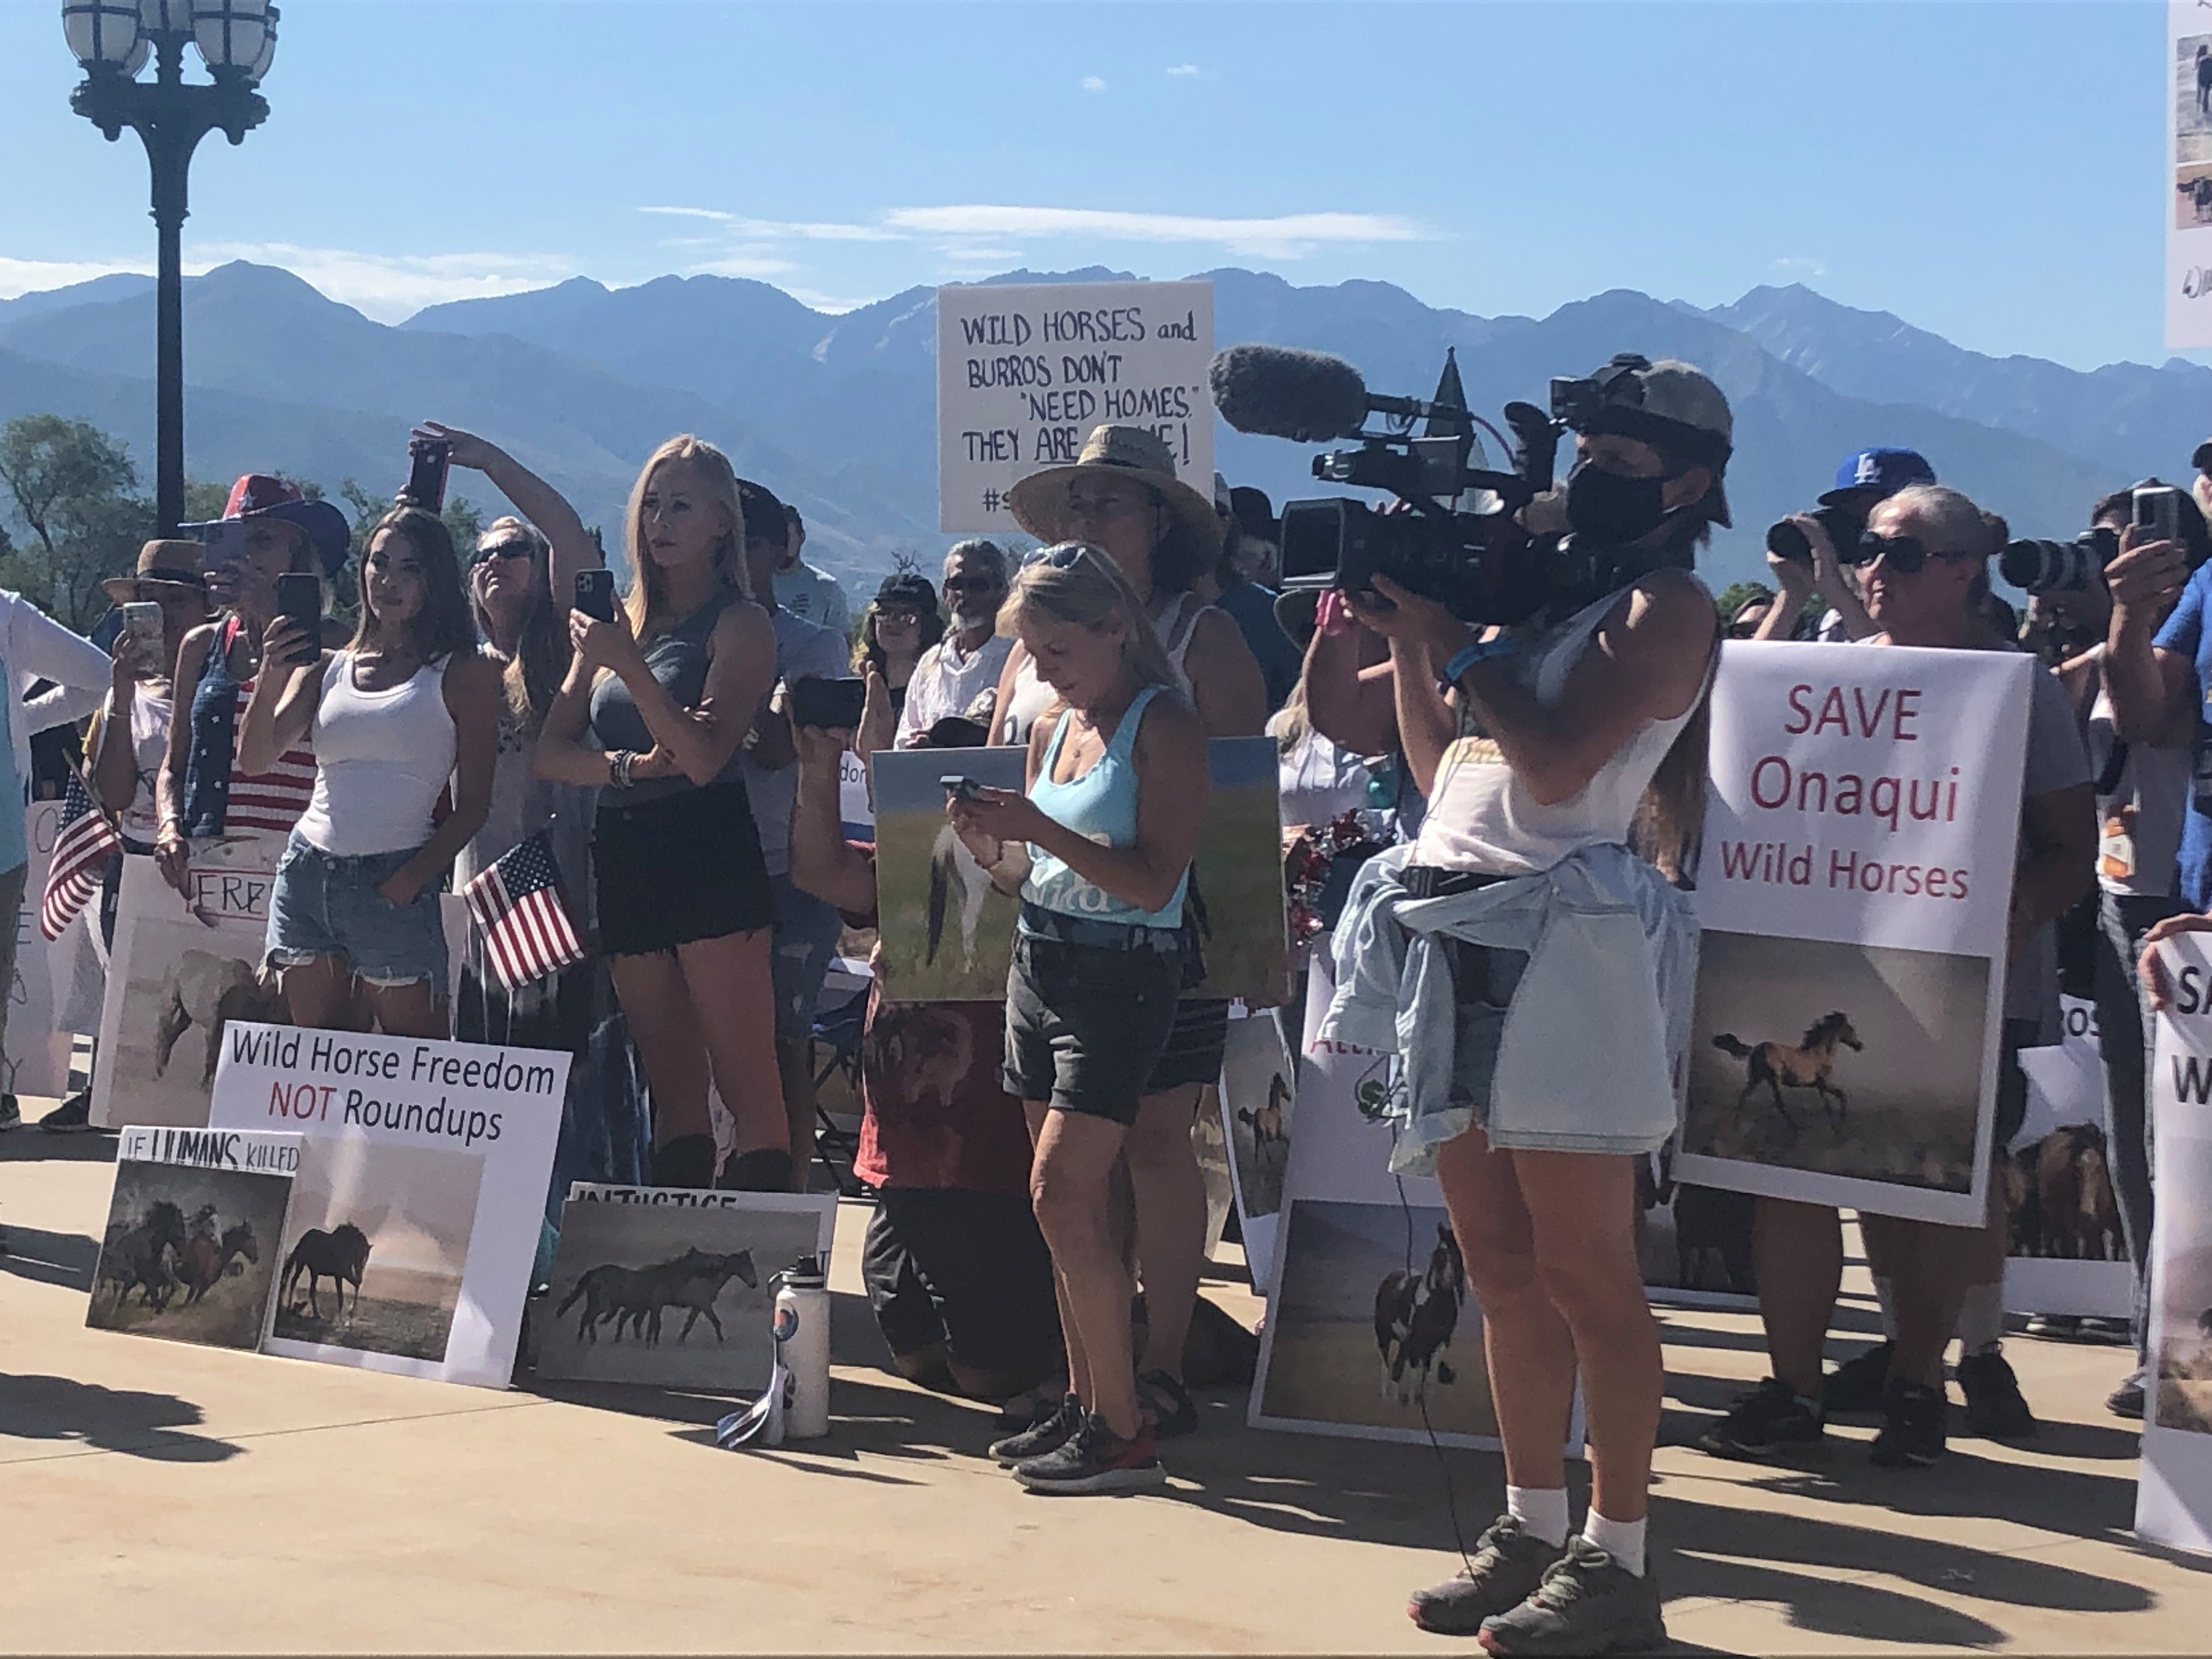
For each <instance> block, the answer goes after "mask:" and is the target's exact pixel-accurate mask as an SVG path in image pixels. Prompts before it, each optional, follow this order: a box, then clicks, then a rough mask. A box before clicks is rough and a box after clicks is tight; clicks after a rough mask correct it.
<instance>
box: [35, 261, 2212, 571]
mask: <svg viewBox="0 0 2212 1659" xmlns="http://www.w3.org/2000/svg"><path fill="white" fill-rule="evenodd" d="M1115 274H1116V273H1113V272H1110V271H1107V270H1099V269H1091V270H1081V271H1071V272H1062V273H1037V272H1030V271H1015V272H1010V273H1007V274H1006V276H1002V277H999V278H994V281H1000V282H1044V281H1062V280H1098V279H1103V278H1108V277H1111V276H1115ZM1201 274H1202V275H1204V276H1206V277H1207V278H1209V279H1210V280H1211V281H1212V283H1213V284H1214V317H1215V337H1216V341H1217V343H1218V344H1222V345H1227V344H1231V343H1235V342H1237V341H1240V340H1267V341H1272V342H1274V343H1280V344H1286V345H1298V346H1306V347H1310V348H1314V349H1322V350H1328V351H1333V352H1336V353H1338V354H1340V355H1341V356H1346V357H1347V358H1349V359H1350V360H1351V361H1352V362H1354V363H1356V364H1358V367H1359V368H1360V370H1361V372H1362V373H1363V374H1364V376H1365V378H1366V380H1367V382H1368V384H1369V385H1370V386H1372V387H1374V388H1375V389H1376V390H1378V391H1393V392H1413V393H1417V394H1425V393H1426V392H1428V391H1429V390H1430V389H1431V387H1432V386H1434V384H1435V381H1436V375H1437V369H1438V368H1439V366H1440V365H1441V363H1442V361H1443V354H1444V352H1445V350H1446V349H1453V350H1455V351H1456V352H1457V354H1458V356H1459V361H1460V368H1461V373H1462V378H1463V380H1464V381H1465V383H1466V385H1467V387H1468V393H1469V396H1470V398H1472V399H1473V400H1474V402H1475V403H1476V404H1478V405H1479V406H1480V407H1481V408H1483V409H1484V410H1486V411H1489V410H1495V409H1496V407H1497V406H1498V405H1499V404H1503V403H1504V402H1505V401H1507V400H1508V399H1509V398H1539V399H1540V398H1541V396H1542V392H1543V388H1544V386H1545V384H1546V382H1547V380H1548V379H1549V378H1550V377H1551V376H1552V375H1554V374H1577V373H1582V372H1585V371H1587V370H1588V369H1589V368H1592V367H1594V366H1595V365H1596V364H1598V363H1600V362H1603V361H1604V360H1605V359H1606V358H1607V357H1608V356H1611V355H1612V354H1613V352H1615V351H1620V350H1636V351H1641V352H1644V353H1645V354H1646V355H1647V356H1654V357H1658V356H1679V357H1683V358H1686V359H1687V360H1689V361H1690V362H1694V363H1697V364H1698V365H1699V366H1700V367H1701V368H1705V369H1706V370H1707V371H1708V372H1709V373H1711V374H1712V375H1713V376H1714V378H1715V379H1716V380H1718V381H1719V383H1720V385H1721V386H1722V387H1723V389H1724V390H1725V391H1726V392H1728V394H1729V399H1730V402H1731V404H1732V405H1733V407H1734V410H1735V421H1736V430H1737V447H1736V454H1735V459H1734V460H1733V461H1732V463H1731V465H1730V469H1729V486H1728V487H1729V498H1730V501H1731V505H1732V507H1733V508H1734V511H1735V530H1734V531H1733V532H1727V533H1724V534H1723V536H1722V537H1721V538H1718V539H1717V541H1716V543H1715V546H1714V550H1713V552H1712V554H1711V556H1710V557H1709V559H1708V561H1707V571H1708V574H1709V576H1710V578H1711V580H1713V581H1714V583H1715V584H1716V586H1717V585H1719V584H1721V583H1724V582H1726V581H1728V580H1732V579H1734V578H1735V577H1737V576H1743V575H1750V574H1758V573H1759V571H1760V570H1761V569H1762V568H1763V565H1762V561H1761V554H1760V540H1761V535H1762V532H1763V531H1764V529H1765V526H1766V525H1767V524H1768V523H1769V522H1771V520H1773V519H1775V518H1777V517H1778V516H1779V515H1780V514H1782V513H1784V512H1788V511H1791V510H1795V509H1798V508H1802V507H1804V506H1806V505H1807V504H1808V503H1809V502H1810V501H1811V500H1812V498H1813V497H1814V495H1817V494H1818V493H1819V492H1820V490H1821V489H1825V488H1826V487H1827V484H1828V483H1829V481H1830V479H1831V478H1832V476H1833V473H1834V471H1835V467H1836V465H1837V462H1838V460H1839V459H1841V458H1842V457H1843V456H1844V455H1846V454H1848V453H1850V452H1851V451H1852V450H1854V449H1857V448H1858V447H1862V446H1864V445H1868V444H1873V443H1904V444H1910V445H1911V446H1913V447H1917V448H1920V449H1922V450H1923V451H1924V452H1925V453H1927V454H1928V455H1929V458H1930V459H1931V460H1933V461H1934V463H1935V465H1936V470H1937V471H1938V472H1939V473H1940V474H1942V477H1944V478H1945V479H1946V480H1947V481H1948V482H1951V483H1956V484H1958V485H1959V486H1960V488H1961V489H1966V491H1967V492H1968V493H1969V494H1971V495H1973V496H1974V497H1975V498H1976V499H1977V500H1978V501H1982V502H1983V503H1984V505H1985V506H1988V507H1992V508H1994V509H1995V510H1996V511H1999V512H2002V513H2004V514H2005V515H2006V516H2007V517H2008V519H2009V520H2011V521H2012V522H2013V525H2014V526H2015V532H2016V533H2022V534H2039V535H2057V536H2070V535H2071V534H2073V533H2074V532H2075V530H2077V529H2078V528H2079V527H2080V526H2081V524H2082V523H2083V522H2084V521H2085V519H2086V515H2087V507H2088V505H2089V503H2090V501H2092V500H2093V498H2094V497H2095V496H2096V495H2100V494H2101V493H2103V492H2104V491H2106V490H2107V489H2113V488H2116V487H2118V485H2120V484H2122V483H2126V482H2129V481H2130V480H2131V479H2133V478H2135V477H2139V476H2142V475H2143V474H2145V473H2149V472H2153V471H2156V472H2160V473H2161V474H2163V475H2164V476H2166V477H2168V478H2170V479H2178V478H2179V477H2180V476H2181V475H2183V474H2185V473H2186V471H2188V458H2189V454H2190V453H2191V449H2192V448H2193V447H2194V446H2195V444H2196V443H2197V441H2198V440H2200V439H2201V438H2203V436H2204V435H2205V434H2206V432H2207V431H2208V430H2212V369H2204V368H2196V367H2194V366H2191V365H2188V364H2185V363H2179V362H2176V363H2170V364H2167V365H2166V366H2165V367H2162V368H2148V367H2144V366H2142V365H2137V364H2115V365H2111V366H2108V367H2106V368H2100V369H2097V370H2095V371H2093V372H2091V373H2087V374H2083V373H2081V372H2079V371H2075V370H2072V369H2068V368H2063V366H2061V365H2059V364H2056V363H2051V362H2043V361H2040V360H2038V359H2034V358H2028V357H2008V358H1994V357H1988V356H1981V355H1980V354H1977V353H1973V352H1968V351H1965V350H1963V349H1960V348H1959V347H1956V346H1954V345H1952V344H1951V343H1949V342H1948V341H1946V340H1944V339H1942V337H1939V336H1936V335H1934V334H1930V333H1928V332H1926V331H1922V330H1917V329H1914V328H1912V327H1911V326H1910V325H1906V324H1905V323H1904V322H1902V321H1900V320H1899V319H1897V318H1894V317H1892V316H1889V315H1888V314H1887V313H1872V312H1863V311H1857V310H1853V309H1851V308H1850V307H1844V306H1840V305H1838V304H1836V303H1835V302H1833V301H1829V300H1827V299H1825V298H1823V297H1822V296H1821V295H1818V294H1815V293H1814V292H1812V291H1811V290H1810V289H1804V288H1802V287H1791V288H1761V289H1753V291H1752V292H1751V293H1749V294H1747V295H1744V296H1743V298H1742V299H1741V300H1739V301H1735V303H1734V304H1732V305H1728V306H1722V307H1714V308H1712V309H1711V310H1700V309H1699V308H1697V307H1691V306H1687V305H1683V304H1680V303H1670V302H1666V301H1658V300H1655V299H1652V298H1650V296H1648V295H1643V294H1639V293H1636V292H1634V291H1632V290H1628V289H1616V290H1613V291H1611V292H1608V293H1605V294H1601V295H1595V296H1593V297H1591V298H1589V299H1587V300H1581V301H1574V302H1572V303H1571V304H1568V305H1565V306H1562V307H1559V309H1558V310H1556V311H1554V312H1553V313H1551V315H1549V316H1547V317H1545V318H1541V319H1536V318H1529V317H1518V316H1502V317H1493V318H1485V317H1478V316H1475V315H1473V314H1472V313H1466V312H1462V311H1455V310H1451V309H1448V308H1440V307H1430V306H1426V305H1424V304H1423V303H1422V302H1421V301H1419V300H1417V299H1416V298H1414V297H1413V295H1410V294H1407V292H1405V291H1404V290H1403V289H1399V288H1396V287H1394V286H1392V285H1390V284H1389V283H1374V282H1350V283H1339V284H1336V285H1334V286H1330V287H1304V288H1302V287H1297V286H1294V285H1293V284H1291V283H1288V282H1285V280H1284V279H1283V278H1281V277H1280V276H1274V275H1272V274H1269V273H1265V272H1255V271H1249V270H1238V269H1235V268H1229V269H1223V270H1213V271H1209V272H1205V273H1201ZM152 356H153V300H152V289H151V283H150V282H149V280H148V279H146V278H144V277H132V276H112V277H102V278H100V279H97V280H96V281H94V282H91V283H81V284H78V285H76V286H75V287H73V288H68V289H56V290H52V291H51V292H47V293H42V294H36V295H24V296H22V297H21V298H20V299H17V300H14V301H0V420H4V419H7V418H10V417H12V416H16V415H20V414H26V413H32V412H40V411H44V410H52V411H54V412H57V413H61V414H65V415H70V416H76V417H81V418H84V419H88V420H92V421H94V422H97V423H98V424H100V425H101V426H103V427H105V428H107V429H109V430H111V431H113V432H115V433H117V434H118V435H120V436H122V437H124V438H125V439H126V440H127V441H129V442H130V443H131V449H132V453H134V454H135V455H136V456H137V458H138V459H139V460H140V462H141V465H142V468H143V470H144V471H147V472H148V473H149V474H150V471H151V461H152V422H153V397H152V387H151V386H150V384H149V382H148V380H147V377H146V375H145V368H146V366H147V365H149V363H150V362H151V361H152ZM935 358H936V320H935V296H934V290H933V289H928V288H914V289H907V290H905V291H903V292H902V293H899V294H896V295H892V296H891V297H890V298H888V299H885V300H882V301H878V302H876V303H875V304H873V305H870V306H866V307H861V308H860V309H858V310H855V311H853V312H849V313H843V314H842V315H836V314H830V313H822V312H817V311H815V310H812V309H811V308H810V307H807V306H805V304H803V303H802V302H800V301H798V300H796V299H793V297H792V296H791V295H787V294H785V293H783V292H782V291H781V290H780V289H776V288H774V287H772V286H771V285H769V284H768V283H760V282H754V281H749V280H746V279H743V278H732V277H718V276H690V277H678V276H665V277H660V278H658V279H656V280H654V281H653V282H649V283H641V284H639V285H637V286H635V287H632V288H624V289H608V288H606V287H605V286H603V285H602V284H600V283H596V282H592V281H591V280H590V279H588V278H585V277H576V278H573V279H571V280H569V281H568V282H565V283H559V284H557V285H556V286H554V287H551V288H548V289H538V290H535V291H533V292H531V293H526V294H519V295H510V296H507V297H504V298H498V299H485V300H469V301H458V302H455V303H453V304H449V305H440V306H434V307H428V309H426V310H424V311H422V312H420V313H416V315H415V316H413V317H411V318H410V319H408V320H407V321H406V322H405V323H404V324H402V325H398V326H397V327H392V326H387V325H383V324H380V323H376V322H374V321H371V320H370V319H368V318H366V317H363V316H362V314H361V313H358V312H356V311H355V310H353V309H352V308H351V307H347V306H343V305H340V304H338V303H337V302H335V301H331V300H329V299H327V298H325V296H324V295H321V294H320V293H319V292H317V291H316V290H315V289H313V288H312V287H311V286H309V285H308V284H307V283H305V282H303V281H301V279H300V278H298V277H296V276H293V275H291V274H290V273H289V272H286V271H283V270H276V269H274V268H271V267H267V266H258V265H252V264H243V263H240V264H229V265H225V266H222V267H220V268H218V269H216V270H212V271H210V272H209V273H208V274H207V275H206V276H201V277H197V278H194V279H191V281H189V282H188V283H187V284H186V287H185V367H186V378H187V381H188V386H189V392H188V397H187V409H186V414H187V441H188V444H189V445H190V449H189V453H188V455H187V461H188V465H189V469H190V471H191V472H192V473H193V475H194V476H196V477H210V478H227V477H230V476H233V475H234V474H235V473H237V472H240V471H247V470H250V469H256V468H258V469H271V468H273V469H276V470H279V471H285V472H288V473H292V474H295V475H296V476H301V477H311V478H314V479H316V480H318V481H319V482H320V483H323V485H324V486H325V489H331V490H333V491H334V490H335V489H336V488H337V483H338V481H339V479H340V478H341V477H356V478H358V479H360V480H361V481H362V483H364V484H367V485H368V487H369V488H371V489H382V488H386V487H396V486H397V484H398V482H399V481H400V479H401V478H402V477H404V466H405V453H404V446H405V434H406V428H407V425H408V424H409V423H410V422H415V421H418V420H422V419H425V418H429V419H438V420H445V421H449V422H453V423H454V424H456V425H459V426H463V427H466V428H471V429H472V430H477V431H480V432H482V433H483V434H484V435H486V436H488V437H489V438H492V439H494V440H495V441H497V442H499V443H501V445H503V446H505V447H507V448H509V449H511V450H513V452H514V453H515V454H516V455H517V456H518V457H520V459H522V460H523V461H524V462H525V463H526V464H527V465H531V466H532V467H533V468H535V469H537V470H538V471H542V472H543V473H544V474H545V476H546V477H548V478H550V480H551V481H552V482H553V483H555V484H556V485H557V486H558V487H560V488H561V489H563V490H564V491H566V492H568V494H569V495H570V496H571V498H572V499H573V500H574V501H575V502H576V504H577V506H578V507H579V509H580V511H581V512H582V513H583V514H584V516H585V518H586V520H587V521H589V522H596V523H599V524H601V525H603V526H606V528H607V530H608V532H609V539H610V542H611V544H617V543H618V542H619V539H620V529H619V526H620V523H621V514H622V511H623V502H624V501H625V500H626V497H627V495H628V491H629V485H630V483H631V481H632V479H633V478H634V477H635V472H636V469H637V466H638V464H639V463H640V461H641V459H643V457H644V456H645V455H646V453H648V452H649V451H650V450H651V449H652V448H653V446H654V445H655V444H657V443H658V442H659V441H660V440H661V439H662V438H664V437H666V436H667V435H670V434H671V433H673V432H677V431H680V430H694V431H697V432H699V433H701V434H702V435H705V436H708V437H710V438H712V439H714V441H716V442H718V443H720V444H721V445H722V446H723V447H726V449H728V450H729V451H730V452H731V453H732V457H733V459H735V460H736V461H737V464H738V468H739V470H740V471H744V472H746V473H748V474H750V475H751V476H756V477H760V478H761V479H762V480H763V482H765V483H769V484H770V485H771V486H772V487H773V488H775V489H777V490H778V492H779V493H781V494H784V495H787V497H788V498H789V499H791V500H793V501H794V502H796V503H797V504H798V505H799V507H800V508H801V509H802V511H804V512H805V514H806V516H807V520H808V525H809V530H810V539H809V543H808V547H809V552H810V556H813V557H815V558H817V560H818V561H819V562H823V563H825V564H827V565H829V567H830V568H832V569H834V570H836V571H837V572H838V573H839V574H842V575H844V576H846V577H847V578H848V580H851V581H853V582H854V584H855V585H856V586H866V584H867V583H869V582H871V581H872V579H873V578H874V576H876V575H877V574H880V573H881V572H882V571H883V570H884V569H885V568H888V567H889V565H890V561H891V558H892V556H893V555H894V554H896V553H898V552H901V551H910V552H914V553H916V554H919V555H921V556H922V558H923V562H924V563H925V565H930V564H933V563H934V554H935V552H936V550H938V549H939V548H940V547H941V546H942V545H943V544H944V538H943V537H942V536H941V535H940V534H939V532H938V531H937V529H936V523H937V510H936V471H935V469H936V445H935V429H936V380H935V372H936V369H935ZM1310 453H1311V451H1310V450H1304V449H1301V448H1300V447H1297V446H1294V445H1291V444H1287V443H1283V442H1279V441H1273V440H1269V439H1258V438H1251V437H1247V436H1245V435H1242V434H1238V433H1235V432H1231V431H1229V430H1228V429H1227V428H1219V429H1218V444H1217V456H1218V465H1220V466H1221V468H1222V470H1223V471H1225V472H1226V473H1227V474H1228V475H1229V476H1230V477H1231V478H1232V479H1234V480H1235V481H1237V482H1238V483H1257V484H1259V485H1261V487H1262V488H1264V489H1267V490H1268V492H1269V493H1270V494H1271V495H1273V496H1274V497H1275V498H1276V499H1277V501H1281V500H1283V499H1285V497H1286V496H1290V495H1306V494H1314V493H1319V492H1318V490H1317V487H1316V485H1315V483H1314V482H1313V480H1312V478H1311V476H1310V470H1309V465H1308V463H1309V457H1310ZM387 481H388V483H387ZM453 487H454V489H456V490H457V491H459V493H461V494H464V495H468V496H470V498H471V499H472V500H477V501H480V502H482V503H483V504H485V505H487V506H489V505H492V504H493V503H494V501H495V497H496V492H495V491H492V490H490V489H489V487H488V486H487V485H486V484H484V483H483V481H481V480H471V479H469V478H466V477H459V478H457V479H456V481H455V483H454V486H453Z"/></svg>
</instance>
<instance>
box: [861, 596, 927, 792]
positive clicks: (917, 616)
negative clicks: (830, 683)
mask: <svg viewBox="0 0 2212 1659" xmlns="http://www.w3.org/2000/svg"><path fill="white" fill-rule="evenodd" d="M944 637H945V617H944V614H943V613H942V612H941V611H939V610H938V608H937V589H936V588H935V587H933V586H931V584H930V580H929V578H928V577H927V576H925V575H923V574H921V572H920V571H918V570H900V571H895V572H894V573H892V574H890V575H888V576H886V577H884V585H883V586H881V587H878V589H877V590H876V597H875V598H874V599H870V600H869V601H868V605H867V608H866V610H865V611H861V612H860V624H859V626H858V627H856V628H855V629H854V630H853V671H854V673H855V674H858V675H860V677H861V678H863V679H864V680H866V682H867V686H868V694H867V701H866V703H865V704H864V705H863V706H862V708H861V710H860V729H859V730H858V731H857V732H855V733H854V739H853V747H854V750H855V752H857V753H860V754H862V755H872V754H874V753H875V752H876V750H878V749H888V748H890V746H891V742H892V739H893V738H894V737H895V736H896V733H897V732H898V724H899V716H900V715H901V714H904V713H905V712H906V688H907V682H908V681H909V680H911V679H912V678H914V671H915V667H916V666H917V665H919V664H920V663H921V659H922V655H923V653H925V652H927V650H928V649H929V648H930V647H932V646H933V645H935V644H936V643H937V642H938V641H939V640H941V639H943V638H944Z"/></svg>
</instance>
